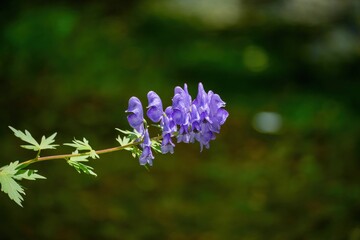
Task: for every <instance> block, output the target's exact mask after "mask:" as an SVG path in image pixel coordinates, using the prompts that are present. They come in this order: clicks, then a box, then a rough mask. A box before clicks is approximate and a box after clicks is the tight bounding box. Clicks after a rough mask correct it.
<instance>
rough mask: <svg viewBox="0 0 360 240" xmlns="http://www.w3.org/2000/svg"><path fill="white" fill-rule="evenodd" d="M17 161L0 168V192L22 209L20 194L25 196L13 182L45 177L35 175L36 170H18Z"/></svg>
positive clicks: (19, 186) (20, 188)
mask: <svg viewBox="0 0 360 240" xmlns="http://www.w3.org/2000/svg"><path fill="white" fill-rule="evenodd" d="M19 166H21V164H19V161H16V162H12V163H10V164H9V165H6V166H4V167H2V168H0V183H1V191H3V192H4V193H6V194H8V195H9V198H10V199H11V200H13V201H14V202H16V203H17V204H18V205H20V206H21V207H22V204H21V202H22V201H23V200H24V198H23V196H21V194H23V195H25V192H24V189H23V188H22V187H21V185H20V184H19V183H17V182H16V181H15V180H22V179H27V180H36V179H44V178H45V177H43V176H41V175H39V174H37V173H36V172H37V171H36V170H18V169H19Z"/></svg>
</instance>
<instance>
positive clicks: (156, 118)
mask: <svg viewBox="0 0 360 240" xmlns="http://www.w3.org/2000/svg"><path fill="white" fill-rule="evenodd" d="M147 98H148V106H147V109H148V110H147V116H148V118H149V119H150V120H151V121H152V122H154V123H159V124H160V127H161V130H162V134H161V136H162V138H161V140H159V139H157V140H153V141H159V142H160V141H161V152H162V153H164V154H165V153H168V152H170V153H173V152H174V147H175V144H174V143H173V141H172V138H173V137H176V139H177V142H178V143H179V142H184V143H194V142H195V141H197V142H199V143H200V148H201V151H202V149H203V147H204V146H205V148H209V146H210V145H209V143H210V141H211V140H214V139H215V136H216V134H217V133H219V132H220V127H221V125H223V124H224V123H225V121H226V119H227V117H228V116H229V113H228V112H227V111H226V110H225V109H224V107H225V102H224V101H222V100H221V98H220V96H219V95H218V94H215V93H214V92H212V91H209V92H207V93H206V92H205V90H204V88H203V85H202V84H201V83H199V86H198V94H197V96H196V98H195V99H194V100H192V98H191V96H190V94H189V92H188V89H187V85H186V84H185V85H184V88H181V87H175V90H174V97H173V99H172V105H171V106H169V107H167V108H165V110H164V109H163V105H162V101H161V99H160V97H159V96H158V95H157V94H156V93H155V92H154V91H150V92H149V93H148V94H147ZM126 112H128V113H129V115H128V117H127V119H128V122H129V124H130V126H131V127H132V128H134V129H135V130H136V132H138V133H139V134H140V136H141V138H139V139H138V141H141V144H140V147H141V148H142V151H141V154H140V156H139V161H140V164H141V165H146V164H149V165H150V166H151V165H152V160H153V159H154V156H153V154H152V150H151V149H152V148H154V144H152V140H151V139H150V136H149V131H148V125H147V122H146V120H145V119H144V113H143V107H142V104H141V101H140V100H139V99H138V98H137V97H131V98H130V99H129V106H128V109H127V110H126Z"/></svg>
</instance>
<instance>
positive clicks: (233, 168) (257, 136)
mask: <svg viewBox="0 0 360 240" xmlns="http://www.w3.org/2000/svg"><path fill="white" fill-rule="evenodd" d="M0 30H1V31H0V86H1V90H2V94H1V97H0V106H1V112H2V113H1V124H0V137H1V139H0V142H1V150H0V151H1V164H0V165H1V166H3V165H6V164H8V163H9V162H11V161H16V160H26V159H29V158H31V157H32V156H33V153H32V152H29V151H26V150H24V149H21V148H19V145H20V141H19V140H18V139H16V138H15V137H14V136H13V134H12V132H11V131H10V130H9V129H8V127H7V126H8V125H11V126H14V127H15V128H17V129H21V130H24V129H27V130H29V131H30V132H31V133H32V134H33V135H34V136H36V137H37V138H40V137H41V136H42V135H47V136H48V135H50V134H51V133H53V132H58V137H57V142H58V143H61V142H69V141H71V140H72V139H73V138H74V137H76V138H82V137H86V138H87V139H89V140H90V143H91V144H92V145H93V146H94V147H95V148H96V149H101V148H105V147H112V146H116V145H117V142H116V141H115V138H116V136H117V132H116V131H115V128H116V127H119V128H122V129H130V127H129V126H128V124H127V122H126V114H125V113H124V110H125V109H126V108H127V101H128V99H129V98H130V97H131V96H138V97H139V98H140V99H141V100H143V103H144V104H146V94H147V92H148V91H149V90H154V91H156V92H157V93H158V94H159V95H160V96H161V97H162V99H163V102H164V105H165V106H166V105H169V104H171V97H172V95H173V89H174V87H175V86H177V85H179V86H183V84H184V83H187V84H188V85H189V88H190V92H191V94H192V95H193V96H196V91H197V84H198V82H202V83H203V84H204V86H205V89H206V90H213V91H215V92H216V93H218V94H220V96H221V97H222V99H223V100H224V101H225V102H226V103H227V110H228V111H229V113H230V116H229V118H228V120H227V122H226V124H225V125H224V126H223V128H222V131H221V134H220V135H218V137H217V139H216V141H213V142H211V148H210V149H209V150H205V151H203V152H201V153H200V152H199V149H200V148H199V146H198V144H192V145H185V144H178V145H177V146H176V148H175V153H174V154H173V155H157V156H156V159H155V161H154V167H152V168H151V170H150V172H147V171H146V170H145V169H144V168H142V167H140V166H139V164H138V160H135V159H133V158H132V157H131V156H130V154H129V153H128V152H117V153H112V154H108V155H102V157H101V159H100V160H96V161H93V164H92V165H93V166H94V167H95V170H96V172H97V173H98V177H97V178H93V177H91V176H87V175H79V174H78V173H77V172H76V171H75V170H74V169H72V168H70V167H69V166H67V164H65V163H64V162H63V161H61V160H58V161H52V162H45V163H39V164H37V165H34V167H36V168H38V169H39V171H40V174H42V175H45V176H46V177H47V180H45V181H41V180H39V181H36V182H31V181H27V182H22V185H23V186H24V187H26V193H27V195H26V197H25V202H24V208H20V207H18V206H17V205H16V204H15V203H14V202H12V201H11V200H9V198H8V197H7V196H6V195H5V194H3V193H1V194H0V206H1V208H0V209H1V212H0V214H1V224H0V228H1V239H206V240H213V239H245V240H257V239H299V240H300V239H349V240H357V239H360V174H359V169H360V162H359V161H360V159H359V156H360V125H359V122H360V121H359V113H360V111H359V109H360V101H359V100H360V97H359V90H360V82H359V80H360V4H359V2H358V1H355V0H354V1H352V0H343V1H336V0H288V1H280V0H278V1H275V0H273V1H272V0H222V1H215V0H198V1H190V0H167V1H156V0H133V1H114V0H105V1H94V0H93V1H69V0H68V1H57V2H51V3H50V2H49V1H23V0H15V1H7V2H5V3H3V4H2V6H1V8H0ZM70 151H71V149H70V148H68V147H66V146H64V147H62V148H60V149H58V150H56V151H47V152H44V153H43V154H44V155H47V154H49V155H50V154H59V153H68V152H70Z"/></svg>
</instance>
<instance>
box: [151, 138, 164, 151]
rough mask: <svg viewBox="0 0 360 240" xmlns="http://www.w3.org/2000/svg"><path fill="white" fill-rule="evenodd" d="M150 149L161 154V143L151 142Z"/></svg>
mask: <svg viewBox="0 0 360 240" xmlns="http://www.w3.org/2000/svg"><path fill="white" fill-rule="evenodd" d="M151 148H152V149H154V150H155V151H156V152H158V153H162V151H161V143H159V142H158V141H155V140H152V141H151Z"/></svg>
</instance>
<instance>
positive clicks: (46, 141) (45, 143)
mask: <svg viewBox="0 0 360 240" xmlns="http://www.w3.org/2000/svg"><path fill="white" fill-rule="evenodd" d="M9 128H10V129H11V130H12V131H13V132H14V134H15V136H16V137H18V138H20V139H21V140H23V141H24V142H27V143H30V145H21V147H23V148H26V149H29V150H34V151H40V150H43V149H55V147H56V146H59V145H57V144H52V143H53V142H55V140H54V138H55V136H56V134H57V133H54V134H53V135H51V136H50V137H48V138H46V137H45V136H43V137H42V138H41V143H40V144H39V143H38V142H37V141H36V140H35V139H34V138H33V136H31V134H30V132H29V131H28V130H25V131H24V132H22V131H20V130H16V129H15V128H13V127H11V126H9Z"/></svg>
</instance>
